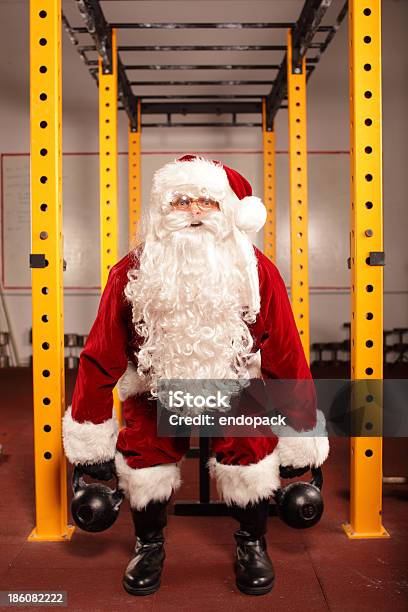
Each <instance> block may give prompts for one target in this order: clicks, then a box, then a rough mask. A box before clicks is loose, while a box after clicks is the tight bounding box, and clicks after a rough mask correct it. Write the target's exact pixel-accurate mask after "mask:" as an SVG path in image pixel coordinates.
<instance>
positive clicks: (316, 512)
mask: <svg viewBox="0 0 408 612" xmlns="http://www.w3.org/2000/svg"><path fill="white" fill-rule="evenodd" d="M311 472H312V476H313V478H312V480H311V482H310V483H308V482H291V483H290V484H288V485H287V486H286V487H285V488H284V489H278V490H277V491H276V493H275V495H274V497H275V501H276V506H277V510H278V516H279V517H280V518H281V519H282V521H283V522H284V523H286V524H287V525H289V527H293V528H294V529H307V528H308V527H313V525H316V523H318V522H319V521H320V519H321V517H322V514H323V509H324V504H323V498H322V495H321V488H322V486H323V472H322V469H321V468H320V467H318V468H311Z"/></svg>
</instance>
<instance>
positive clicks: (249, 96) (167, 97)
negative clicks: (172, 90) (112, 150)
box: [139, 94, 264, 100]
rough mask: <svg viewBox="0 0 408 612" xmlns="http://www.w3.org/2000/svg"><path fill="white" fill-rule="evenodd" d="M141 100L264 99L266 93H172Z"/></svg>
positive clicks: (141, 97) (143, 97)
mask: <svg viewBox="0 0 408 612" xmlns="http://www.w3.org/2000/svg"><path fill="white" fill-rule="evenodd" d="M139 97H140V99H141V100H243V99H246V100H247V99H251V100H254V99H259V100H260V99H262V98H263V97H264V94H258V95H256V94H235V95H233V94H225V95H222V94H219V95H200V94H187V95H184V94H171V95H167V94H166V95H160V94H156V95H149V96H139Z"/></svg>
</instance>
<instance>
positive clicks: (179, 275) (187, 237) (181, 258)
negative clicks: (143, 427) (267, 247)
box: [125, 211, 253, 395]
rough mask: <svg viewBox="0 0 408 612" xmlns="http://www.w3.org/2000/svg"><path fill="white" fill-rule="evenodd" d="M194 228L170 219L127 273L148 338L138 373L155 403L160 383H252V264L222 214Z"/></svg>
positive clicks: (176, 215)
mask: <svg viewBox="0 0 408 612" xmlns="http://www.w3.org/2000/svg"><path fill="white" fill-rule="evenodd" d="M192 220H193V218H192V215H191V214H190V213H184V212H180V211H174V212H170V213H169V214H167V215H164V216H163V220H162V222H161V223H160V227H159V228H158V230H157V231H156V234H157V235H158V237H154V238H153V237H152V234H150V237H149V238H148V239H147V240H146V242H145V245H144V250H143V252H142V255H141V258H140V268H139V269H138V270H132V271H131V272H130V273H129V282H128V284H127V287H126V291H125V293H126V296H127V298H128V299H129V300H130V301H131V303H132V306H133V323H134V326H135V329H136V331H137V333H138V334H139V335H140V336H141V337H142V338H143V343H142V345H141V347H140V349H139V352H138V353H137V355H136V357H137V360H138V373H139V375H142V376H144V377H147V378H148V387H149V389H150V391H151V393H152V395H157V381H158V380H159V379H167V380H168V379H190V380H191V379H194V380H197V379H211V380H214V379H217V380H220V379H223V380H225V379H238V378H240V379H242V378H243V379H248V378H249V374H248V368H247V365H246V362H247V358H248V356H249V354H250V353H251V350H252V347H253V340H252V336H251V333H250V331H249V329H248V325H247V323H246V320H248V321H250V320H251V318H250V317H249V316H248V314H247V310H248V304H247V303H246V302H247V301H248V300H247V289H246V288H247V278H246V276H245V265H246V262H244V261H242V257H243V256H242V254H241V251H240V249H239V248H237V245H236V242H235V240H234V235H233V232H231V231H229V230H228V229H227V221H226V219H225V217H224V215H223V214H222V213H220V212H211V213H208V214H207V215H205V216H203V219H202V222H203V224H202V225H200V226H198V227H193V226H191V221H192Z"/></svg>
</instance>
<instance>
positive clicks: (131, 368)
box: [116, 361, 149, 402]
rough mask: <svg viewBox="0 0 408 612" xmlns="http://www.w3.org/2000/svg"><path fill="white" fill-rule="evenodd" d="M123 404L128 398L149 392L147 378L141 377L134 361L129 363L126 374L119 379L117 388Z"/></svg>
mask: <svg viewBox="0 0 408 612" xmlns="http://www.w3.org/2000/svg"><path fill="white" fill-rule="evenodd" d="M116 388H117V390H118V396H119V399H120V401H121V402H124V401H125V399H127V398H128V397H134V396H135V395H139V394H141V393H145V392H146V391H149V383H148V379H147V377H146V376H140V374H138V372H137V368H136V366H135V364H134V363H133V362H132V361H129V362H128V366H127V369H126V371H125V373H124V374H123V375H122V376H121V377H120V378H119V380H118V382H117V386H116Z"/></svg>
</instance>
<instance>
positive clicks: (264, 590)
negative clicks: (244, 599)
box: [236, 580, 275, 595]
mask: <svg viewBox="0 0 408 612" xmlns="http://www.w3.org/2000/svg"><path fill="white" fill-rule="evenodd" d="M274 584H275V580H273V582H272V584H269V585H268V586H264V587H245V586H241V585H240V584H238V582H236V585H237V588H238V589H239V590H240V591H241V593H245V595H267V594H268V593H270V592H271V591H272V589H273V587H274Z"/></svg>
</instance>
